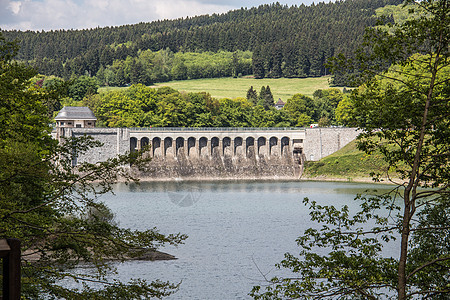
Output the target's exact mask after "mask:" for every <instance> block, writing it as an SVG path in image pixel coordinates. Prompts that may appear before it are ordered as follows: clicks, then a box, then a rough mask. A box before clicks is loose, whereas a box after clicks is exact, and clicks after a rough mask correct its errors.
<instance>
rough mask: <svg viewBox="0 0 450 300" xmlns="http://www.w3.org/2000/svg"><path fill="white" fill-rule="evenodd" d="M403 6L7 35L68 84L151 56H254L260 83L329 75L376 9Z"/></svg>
mask: <svg viewBox="0 0 450 300" xmlns="http://www.w3.org/2000/svg"><path fill="white" fill-rule="evenodd" d="M400 3H402V1H401V0H352V1H350V0H347V1H335V2H330V3H319V4H315V5H314V4H313V5H311V6H305V5H303V4H302V5H300V6H292V7H288V6H286V5H281V4H279V3H275V4H271V5H261V6H259V7H257V8H251V9H247V8H242V9H239V10H234V11H230V12H228V13H226V14H220V15H219V14H213V15H205V16H199V17H192V18H181V19H177V20H164V21H155V22H151V23H140V24H135V25H126V26H120V27H105V28H96V29H90V30H58V31H49V32H44V31H42V32H32V31H27V32H19V31H7V32H5V36H6V37H7V38H8V39H9V40H11V39H17V40H19V41H20V43H19V45H20V52H19V55H18V59H20V60H24V61H28V62H30V63H32V64H33V65H35V66H37V67H38V69H39V72H41V73H43V74H47V75H56V76H59V77H63V78H66V79H67V78H69V77H71V76H73V75H76V76H79V75H86V74H88V75H91V76H92V75H95V74H97V72H98V71H99V70H100V69H101V68H103V69H107V68H108V67H111V66H112V65H113V63H114V61H117V60H119V61H124V60H126V59H127V57H131V58H133V59H136V58H138V57H139V55H140V53H142V52H144V51H146V50H151V51H152V52H153V53H155V52H159V51H161V50H165V51H170V52H172V53H184V52H196V53H201V52H205V51H210V52H214V53H216V52H219V51H221V50H222V51H227V52H232V53H234V52H235V51H239V50H240V51H251V52H253V63H252V71H251V72H252V73H253V74H254V75H255V77H257V78H263V77H272V78H277V77H307V76H322V75H325V74H328V70H327V69H326V68H325V66H324V63H325V61H326V60H327V59H328V58H330V57H332V56H334V55H336V54H338V53H341V52H342V53H344V54H347V55H348V54H349V53H350V52H351V51H352V50H353V49H355V48H356V46H357V45H359V44H360V42H361V40H362V35H363V32H364V29H365V28H366V27H367V26H373V25H375V22H376V18H375V16H374V15H375V10H376V9H377V8H379V7H382V6H385V5H388V4H400ZM201 74H203V73H201ZM202 76H203V75H202ZM227 76H228V75H227Z"/></svg>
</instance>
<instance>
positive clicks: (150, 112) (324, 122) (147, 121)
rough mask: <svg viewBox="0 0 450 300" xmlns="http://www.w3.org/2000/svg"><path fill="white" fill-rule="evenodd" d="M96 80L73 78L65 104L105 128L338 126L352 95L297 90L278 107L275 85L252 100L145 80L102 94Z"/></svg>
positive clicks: (263, 89) (251, 88)
mask: <svg viewBox="0 0 450 300" xmlns="http://www.w3.org/2000/svg"><path fill="white" fill-rule="evenodd" d="M55 80H56V79H54V78H53V79H51V80H50V81H49V82H47V83H46V81H44V84H43V86H48V85H49V84H55ZM39 82H40V81H39ZM93 83H94V82H93V81H92V80H91V79H90V78H88V77H86V76H84V77H83V76H82V77H79V78H78V79H76V80H74V81H70V82H69V84H68V85H67V87H68V89H67V94H66V98H65V99H64V101H63V103H62V105H72V106H88V107H90V108H91V109H92V110H93V112H94V113H95V115H96V117H97V118H98V126H104V127H304V126H309V125H310V124H311V123H318V124H319V125H320V126H329V125H338V124H340V119H339V116H336V111H337V110H336V108H337V107H338V105H339V103H341V102H345V99H347V94H345V93H343V92H341V91H340V90H338V89H334V88H332V89H326V90H318V91H316V92H315V93H314V96H313V97H307V96H304V95H301V94H296V95H294V96H293V97H291V98H289V99H288V100H287V102H286V105H285V106H284V107H283V108H282V109H276V108H275V107H274V101H273V95H272V93H271V91H270V87H269V86H266V87H264V86H262V87H261V90H260V92H259V93H258V92H257V91H255V89H253V87H250V88H249V90H248V92H247V97H248V99H247V98H236V99H229V98H224V99H215V98H212V97H211V95H210V94H208V93H205V92H201V93H186V92H179V91H177V90H174V89H172V88H169V87H162V88H159V89H155V88H150V87H146V86H144V85H142V84H136V85H132V86H131V87H129V88H127V89H119V90H113V91H109V92H105V93H100V94H98V93H96V86H95V85H94V84H93ZM252 95H253V96H252ZM80 98H81V99H82V100H79V99H80Z"/></svg>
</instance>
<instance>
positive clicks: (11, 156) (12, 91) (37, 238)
mask: <svg viewBox="0 0 450 300" xmlns="http://www.w3.org/2000/svg"><path fill="white" fill-rule="evenodd" d="M16 51H17V47H16V45H15V44H14V43H10V42H6V41H5V39H4V38H3V37H2V35H1V34H0V101H1V105H0V220H1V222H0V238H17V239H20V240H21V244H22V272H21V274H22V297H23V298H26V299H46V298H48V299H114V298H117V299H142V298H151V297H156V298H160V297H163V296H165V295H168V294H171V293H172V292H173V291H174V289H175V288H176V285H173V284H170V283H167V282H161V281H154V282H146V281H145V280H140V279H137V280H132V281H130V282H121V281H120V280H114V281H108V279H107V277H109V278H110V276H111V275H112V276H113V275H114V272H115V269H114V267H113V266H112V265H111V264H110V263H108V262H109V260H110V259H114V260H119V261H124V260H126V259H129V258H132V257H134V258H135V257H138V256H140V255H142V254H143V253H145V252H146V251H148V250H155V249H156V248H158V247H159V246H160V245H163V244H166V243H169V244H179V243H180V242H182V241H183V240H184V239H185V238H186V237H185V236H184V235H181V234H175V235H162V234H160V233H159V232H158V231H157V230H156V229H155V228H152V229H148V230H144V231H136V230H131V229H126V228H121V227H119V226H118V225H117V224H115V223H114V222H111V216H110V212H109V211H108V209H107V207H106V206H105V205H104V204H102V203H101V202H99V201H98V199H97V196H99V195H101V194H103V193H106V192H109V191H111V189H112V183H113V182H114V181H117V180H118V179H119V178H122V179H124V180H132V179H133V178H132V177H131V176H130V175H129V173H128V171H127V170H128V168H127V166H129V164H130V163H131V162H133V163H134V164H136V165H137V166H141V165H142V164H141V163H144V164H145V159H143V158H142V157H141V156H140V155H139V153H136V154H134V155H125V156H119V157H117V158H114V159H109V160H107V161H105V162H101V163H97V164H89V163H82V164H79V165H77V166H75V167H74V166H73V164H72V161H73V155H74V152H76V153H81V154H82V153H83V152H85V151H86V150H88V149H89V148H92V147H98V146H100V143H98V142H96V141H93V140H92V139H90V138H87V137H83V138H74V139H68V140H67V141H66V142H65V143H62V144H58V142H57V141H56V140H54V139H52V137H51V136H50V131H51V127H50V126H49V124H50V119H49V118H48V116H47V113H48V112H47V107H46V106H45V105H44V103H45V101H46V99H47V98H48V96H49V95H50V94H49V92H48V90H47V89H46V88H45V87H39V86H36V85H33V84H31V80H30V79H31V78H32V77H33V76H34V75H35V72H34V70H32V69H30V68H28V67H24V66H22V65H20V64H18V63H15V62H13V61H12V59H13V57H14V55H15V53H16ZM52 95H55V94H52ZM108 216H109V217H108ZM80 262H84V263H87V264H90V265H91V266H92V268H90V270H89V274H78V272H77V273H75V272H71V270H72V269H73V268H76V267H77V265H78V264H79V263H80ZM65 279H67V280H70V279H72V280H75V281H78V282H82V283H86V282H88V283H92V282H95V283H96V287H95V288H92V287H90V286H89V285H81V284H80V287H79V289H77V288H71V287H68V286H67V284H64V282H63V281H62V280H65Z"/></svg>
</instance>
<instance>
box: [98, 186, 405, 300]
mask: <svg viewBox="0 0 450 300" xmlns="http://www.w3.org/2000/svg"><path fill="white" fill-rule="evenodd" d="M373 189H377V190H378V193H382V192H386V191H388V190H389V189H390V187H389V186H384V185H372V184H357V183H332V182H298V181H297V182H270V181H246V182H237V181H236V182H230V181H227V182H200V181H198V182H142V183H141V184H139V185H136V184H131V185H125V184H119V185H117V186H116V187H115V193H116V195H115V196H112V195H107V196H105V197H103V198H102V201H104V202H105V203H106V204H107V205H108V206H109V207H110V208H111V209H112V210H113V211H114V212H115V214H116V220H117V221H118V222H119V223H120V225H122V226H124V227H128V228H132V229H140V230H144V229H148V228H152V227H154V226H157V227H158V229H159V230H160V231H161V232H162V233H177V232H181V233H185V234H187V235H188V236H189V238H188V240H187V241H186V243H185V244H184V245H181V246H179V247H166V248H164V249H161V250H162V251H165V252H168V253H170V254H173V255H175V256H176V257H178V260H175V261H158V262H136V261H130V262H126V263H124V264H119V265H118V268H119V274H120V276H121V277H122V279H129V278H138V277H140V278H143V279H147V280H154V279H157V278H159V279H161V280H164V281H165V280H169V281H172V282H182V284H181V287H180V290H179V291H178V292H177V293H176V294H174V295H173V296H171V297H169V299H248V298H249V297H248V295H247V294H248V293H249V292H250V290H251V288H252V286H253V285H261V284H264V283H265V282H264V278H263V276H262V274H261V272H262V273H264V274H266V276H267V278H271V277H273V276H276V275H283V274H285V275H286V271H285V270H277V269H275V268H274V267H273V266H274V265H275V264H276V263H277V262H279V261H280V260H281V259H283V256H284V253H286V252H291V253H294V254H295V253H298V247H297V245H296V243H295V239H296V238H297V237H298V236H299V235H301V233H302V232H303V231H304V230H305V229H306V228H309V227H311V226H317V225H316V224H315V223H312V222H311V221H310V219H309V215H308V214H309V211H308V209H307V208H306V207H305V206H304V205H303V203H302V200H303V198H304V197H308V198H310V199H311V200H315V201H317V202H319V203H322V204H334V205H336V206H342V205H344V204H346V205H349V207H350V208H351V209H355V208H356V207H357V205H358V203H356V202H355V201H354V200H353V199H354V197H355V195H356V194H358V193H364V192H365V191H366V190H373ZM392 255H394V256H395V255H396V253H392Z"/></svg>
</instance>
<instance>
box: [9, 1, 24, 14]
mask: <svg viewBox="0 0 450 300" xmlns="http://www.w3.org/2000/svg"><path fill="white" fill-rule="evenodd" d="M21 6H22V2H19V1H11V2H9V3H8V8H9V9H11V11H12V13H13V14H15V15H17V14H18V13H19V11H20V7H21Z"/></svg>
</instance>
